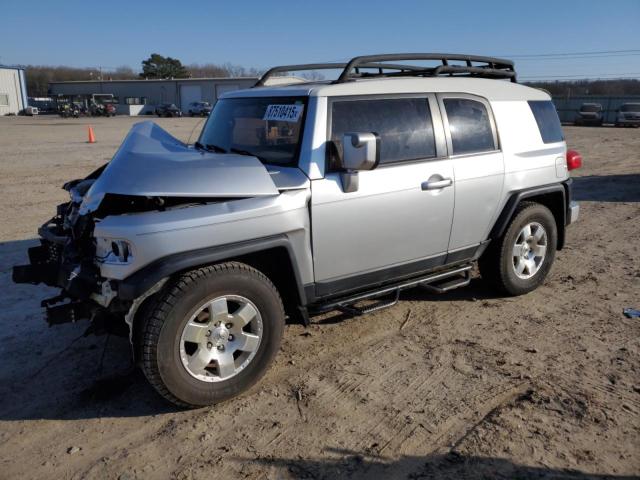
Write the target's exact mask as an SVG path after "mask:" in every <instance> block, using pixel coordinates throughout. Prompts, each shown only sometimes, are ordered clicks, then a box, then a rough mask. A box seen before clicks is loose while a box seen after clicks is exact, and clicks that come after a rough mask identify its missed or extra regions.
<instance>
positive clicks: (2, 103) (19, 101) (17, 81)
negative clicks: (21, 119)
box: [0, 65, 27, 115]
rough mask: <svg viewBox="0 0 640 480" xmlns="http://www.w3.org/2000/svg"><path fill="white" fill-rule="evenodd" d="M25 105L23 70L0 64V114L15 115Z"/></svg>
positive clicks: (25, 86) (25, 94) (25, 92)
mask: <svg viewBox="0 0 640 480" xmlns="http://www.w3.org/2000/svg"><path fill="white" fill-rule="evenodd" d="M26 106H27V85H26V83H25V78H24V70H23V69H22V68H19V67H8V66H4V65H0V115H8V114H13V115H17V114H18V113H20V112H22V110H24V108H25V107H26Z"/></svg>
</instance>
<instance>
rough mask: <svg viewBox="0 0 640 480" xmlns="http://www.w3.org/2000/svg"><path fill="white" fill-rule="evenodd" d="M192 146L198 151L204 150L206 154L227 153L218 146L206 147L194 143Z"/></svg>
mask: <svg viewBox="0 0 640 480" xmlns="http://www.w3.org/2000/svg"><path fill="white" fill-rule="evenodd" d="M194 145H195V147H196V148H198V149H200V150H206V151H208V152H215V153H227V151H226V150H225V149H224V148H222V147H219V146H218V145H214V144H212V143H207V144H206V145H203V144H201V143H200V142H196V143H194Z"/></svg>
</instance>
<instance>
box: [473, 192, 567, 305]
mask: <svg viewBox="0 0 640 480" xmlns="http://www.w3.org/2000/svg"><path fill="white" fill-rule="evenodd" d="M532 222H536V223H538V224H540V225H542V227H543V228H544V230H545V231H546V234H547V241H546V253H545V256H544V258H543V260H542V261H541V264H540V266H539V269H538V270H537V272H536V273H535V274H534V275H533V276H532V277H531V278H528V279H523V278H520V277H518V275H517V274H516V272H515V268H514V257H513V248H514V245H515V244H516V240H517V239H518V236H519V235H520V232H521V231H522V229H523V228H524V227H525V226H526V225H527V224H529V223H532ZM557 244H558V229H557V226H556V221H555V218H554V216H553V214H552V213H551V211H550V210H549V209H548V208H547V207H545V206H544V205H541V204H539V203H534V202H522V203H521V204H520V205H519V206H518V208H517V209H516V211H515V213H514V214H513V217H512V219H511V222H510V223H509V226H508V227H507V230H506V232H505V233H504V235H503V236H502V237H501V238H498V239H496V240H493V241H492V242H491V244H490V245H489V247H488V248H487V251H486V252H485V253H484V254H483V255H482V257H481V258H480V260H479V261H478V267H479V269H480V275H481V276H482V278H483V280H485V281H487V282H488V283H489V284H490V285H491V286H492V287H493V288H495V289H496V290H498V291H499V292H500V293H502V294H506V295H511V296H515V295H523V294H525V293H529V292H531V291H533V290H535V289H536V288H538V287H539V286H540V285H541V284H542V282H544V280H545V278H546V277H547V275H548V274H549V271H550V270H551V266H552V265H553V260H554V258H555V254H556V247H557Z"/></svg>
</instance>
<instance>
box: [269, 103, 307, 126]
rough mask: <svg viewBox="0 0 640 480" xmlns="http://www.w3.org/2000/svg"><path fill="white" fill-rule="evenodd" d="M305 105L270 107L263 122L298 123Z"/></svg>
mask: <svg viewBox="0 0 640 480" xmlns="http://www.w3.org/2000/svg"><path fill="white" fill-rule="evenodd" d="M303 108H304V105H269V106H267V110H266V112H264V117H263V118H262V119H263V120H278V121H280V122H297V121H298V120H300V115H301V114H302V109H303Z"/></svg>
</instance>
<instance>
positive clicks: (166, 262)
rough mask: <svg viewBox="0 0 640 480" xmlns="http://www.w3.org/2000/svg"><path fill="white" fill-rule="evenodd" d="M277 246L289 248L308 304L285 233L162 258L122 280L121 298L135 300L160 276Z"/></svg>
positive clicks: (302, 300)
mask: <svg viewBox="0 0 640 480" xmlns="http://www.w3.org/2000/svg"><path fill="white" fill-rule="evenodd" d="M274 248H284V249H285V250H286V251H287V253H288V256H289V260H290V262H291V269H292V271H293V273H294V276H295V283H296V286H297V294H298V299H299V302H300V305H301V306H304V305H306V304H307V297H306V295H305V291H304V287H303V284H302V277H301V275H300V271H299V268H298V265H299V264H298V260H297V258H296V255H295V252H294V250H293V247H292V246H291V242H290V240H289V238H288V237H287V236H286V235H284V234H283V235H275V236H271V237H265V238H260V239H256V240H250V241H246V242H238V243H232V244H226V245H220V246H215V247H207V248H202V249H198V250H190V251H186V252H180V253H175V254H172V255H168V256H166V257H162V258H159V259H157V260H155V261H153V262H151V263H150V264H149V265H146V266H145V267H142V268H141V269H140V270H138V271H136V272H135V273H133V274H131V275H130V276H129V277H127V278H125V279H124V280H122V281H120V282H119V284H118V297H119V298H120V299H121V300H134V299H136V298H138V297H140V296H141V295H143V294H144V293H146V292H147V291H148V290H149V289H150V288H152V287H153V286H154V285H155V284H157V283H158V282H159V281H160V280H162V279H164V278H167V277H170V276H172V275H174V274H176V273H180V272H185V271H188V270H191V269H194V268H197V267H201V266H203V265H210V264H212V263H216V262H220V261H223V260H230V259H233V258H237V257H241V256H243V255H248V254H255V253H260V252H262V251H265V252H266V251H268V250H271V249H274Z"/></svg>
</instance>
